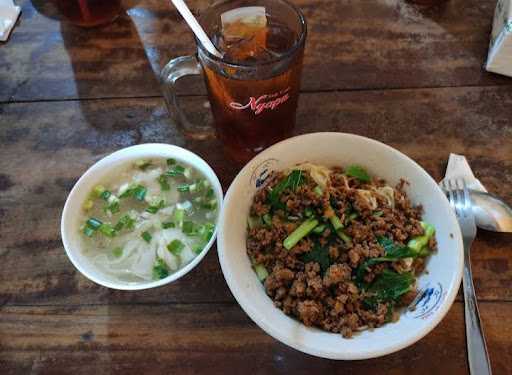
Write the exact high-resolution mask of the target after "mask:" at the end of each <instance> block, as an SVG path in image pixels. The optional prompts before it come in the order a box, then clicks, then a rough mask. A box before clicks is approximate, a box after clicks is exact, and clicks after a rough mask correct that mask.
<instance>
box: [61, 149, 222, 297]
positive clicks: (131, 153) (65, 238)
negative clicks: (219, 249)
mask: <svg viewBox="0 0 512 375" xmlns="http://www.w3.org/2000/svg"><path fill="white" fill-rule="evenodd" d="M165 151H167V152H168V153H167V154H164V153H165ZM138 152H140V153H142V154H147V155H148V156H147V157H150V158H157V157H158V154H161V157H164V158H168V157H172V158H175V159H177V160H178V161H182V162H185V163H188V164H190V165H191V166H193V167H195V166H196V165H197V164H202V163H204V164H203V166H204V167H205V168H206V169H207V170H209V172H211V175H212V176H213V177H214V180H212V179H211V178H210V177H206V178H207V179H208V180H209V181H210V182H211V183H212V187H213V189H214V190H215V194H216V196H217V198H218V200H219V208H218V213H217V224H216V225H215V230H214V233H213V236H212V238H210V241H208V243H207V244H206V246H205V247H204V248H203V250H202V251H201V252H200V253H199V254H198V255H197V256H196V257H195V258H194V259H192V261H190V262H189V263H188V264H186V265H185V267H182V268H180V269H178V270H177V271H176V272H174V273H172V274H170V275H169V276H167V277H166V278H163V279H161V280H155V281H150V282H141V283H134V284H128V283H122V282H119V283H117V282H115V281H109V280H103V279H100V278H98V277H96V276H95V275H93V274H91V273H89V272H88V271H87V270H86V269H85V268H84V267H82V262H81V261H80V260H79V259H78V257H77V256H75V254H74V253H75V252H77V251H80V249H77V250H73V249H72V244H71V240H70V238H71V234H70V233H68V229H69V228H67V226H66V225H67V224H66V222H67V219H68V218H70V215H73V212H71V208H70V206H71V204H72V201H73V200H74V199H76V198H75V196H76V195H77V194H78V193H79V191H80V190H81V189H82V185H83V184H84V183H85V182H86V181H90V180H93V179H94V178H95V176H96V175H97V174H99V173H104V172H105V171H108V170H110V169H111V168H113V167H116V166H118V165H119V163H120V162H121V163H123V162H128V161H129V160H132V159H133V160H135V159H138V158H141V157H144V156H142V155H140V154H138ZM171 154H173V155H171ZM191 157H192V158H198V159H197V161H196V162H191V161H190V158H191ZM117 158H119V159H117ZM113 160H116V162H114V163H112V161H113ZM120 160H122V161H120ZM223 203H224V200H223V190H222V186H221V184H220V181H219V178H218V176H217V174H216V173H215V171H214V170H213V168H212V167H211V166H210V165H209V164H208V163H207V162H206V161H205V160H204V159H203V158H201V157H200V156H199V155H197V154H196V153H194V152H192V151H190V150H187V149H185V148H183V147H179V146H176V145H171V144H166V143H142V144H138V145H133V146H128V147H124V148H121V149H119V150H117V151H114V152H112V153H110V154H108V155H106V156H104V157H102V158H101V159H99V160H97V161H96V162H95V163H94V164H93V165H91V166H90V167H89V168H88V169H87V170H86V171H85V172H84V173H83V174H82V175H81V176H80V178H79V179H78V180H77V182H76V183H75V185H74V186H73V188H72V189H71V191H70V192H69V194H68V196H67V198H66V203H65V204H64V208H63V210H62V214H61V221H60V232H61V240H62V244H63V245H64V250H65V251H66V255H67V256H68V258H69V260H70V261H71V263H72V264H73V266H75V268H76V269H77V270H78V271H80V273H81V274H82V275H83V276H85V277H86V278H87V279H89V280H91V281H93V282H94V283H96V284H99V285H101V286H104V287H107V288H110V289H116V290H144V289H151V288H156V287H160V286H163V285H166V284H169V283H172V282H174V281H176V280H178V279H180V278H181V277H183V276H185V275H186V274H187V273H189V272H190V271H191V270H192V269H193V268H195V267H196V266H197V265H198V264H199V263H200V262H201V260H202V259H203V258H204V257H205V256H206V254H207V253H208V251H209V250H210V248H211V247H212V246H213V244H214V242H215V240H216V237H217V233H218V230H219V223H220V217H221V212H222V206H223ZM100 272H101V271H100Z"/></svg>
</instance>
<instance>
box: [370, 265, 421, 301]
mask: <svg viewBox="0 0 512 375" xmlns="http://www.w3.org/2000/svg"><path fill="white" fill-rule="evenodd" d="M414 280H415V279H414V275H413V274H412V273H409V272H405V273H398V272H394V271H390V270H384V271H383V272H382V273H381V274H380V275H379V276H377V277H376V278H375V280H374V281H373V283H372V284H371V285H370V286H369V287H368V288H367V289H366V292H367V295H368V299H369V300H370V301H371V300H372V299H373V302H374V303H375V302H377V303H383V302H395V303H396V302H397V301H398V300H399V299H400V297H402V296H403V295H404V294H405V293H407V292H408V291H410V290H411V287H412V285H413V284H414Z"/></svg>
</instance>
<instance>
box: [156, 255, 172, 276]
mask: <svg viewBox="0 0 512 375" xmlns="http://www.w3.org/2000/svg"><path fill="white" fill-rule="evenodd" d="M167 276H169V268H168V267H167V264H165V262H164V261H163V260H162V259H160V258H158V259H157V260H156V262H155V265H154V266H153V279H155V280H161V279H165V278H166V277H167Z"/></svg>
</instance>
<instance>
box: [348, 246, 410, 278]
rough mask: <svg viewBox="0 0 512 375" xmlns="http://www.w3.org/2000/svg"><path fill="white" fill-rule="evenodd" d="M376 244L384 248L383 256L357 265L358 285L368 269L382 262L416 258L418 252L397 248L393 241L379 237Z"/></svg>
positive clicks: (401, 247)
mask: <svg viewBox="0 0 512 375" xmlns="http://www.w3.org/2000/svg"><path fill="white" fill-rule="evenodd" d="M377 242H378V243H379V244H380V245H381V246H382V247H383V248H384V254H385V255H384V256H383V257H377V258H370V259H367V260H366V261H364V262H363V263H362V264H360V265H359V267H358V268H357V270H356V281H357V282H358V283H359V285H361V284H362V282H363V278H364V275H365V273H366V270H367V268H368V267H371V266H373V265H375V264H379V263H383V262H396V261H397V260H399V259H404V258H416V257H418V252H416V251H415V250H413V249H411V248H409V247H407V246H397V245H396V244H395V243H394V242H393V240H391V239H389V238H387V237H379V238H378V239H377Z"/></svg>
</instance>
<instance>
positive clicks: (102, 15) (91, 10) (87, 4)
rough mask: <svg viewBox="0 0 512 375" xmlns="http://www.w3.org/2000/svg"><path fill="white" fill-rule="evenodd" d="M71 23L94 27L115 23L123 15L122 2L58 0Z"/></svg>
mask: <svg viewBox="0 0 512 375" xmlns="http://www.w3.org/2000/svg"><path fill="white" fill-rule="evenodd" d="M57 5H58V7H59V9H60V11H61V13H62V14H63V15H64V16H65V17H66V18H67V19H68V20H69V22H71V23H73V24H75V25H78V26H82V27H94V26H100V25H104V24H107V23H109V22H112V21H114V20H115V19H116V18H117V16H119V14H120V13H121V0H57Z"/></svg>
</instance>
